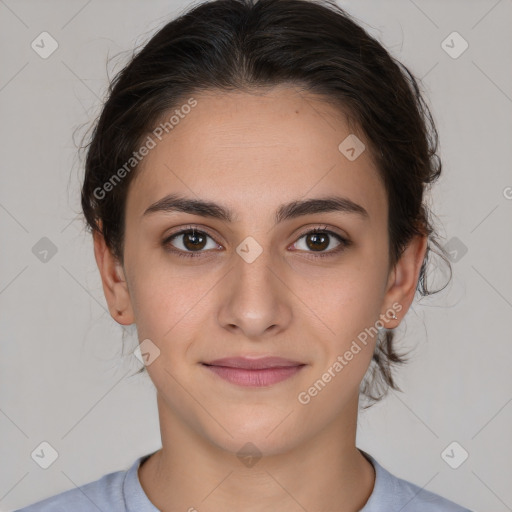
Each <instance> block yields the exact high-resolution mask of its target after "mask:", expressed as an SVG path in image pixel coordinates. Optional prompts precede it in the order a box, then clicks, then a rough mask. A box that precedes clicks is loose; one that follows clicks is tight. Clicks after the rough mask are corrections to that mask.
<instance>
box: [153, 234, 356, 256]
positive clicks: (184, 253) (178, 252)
mask: <svg viewBox="0 0 512 512" xmlns="http://www.w3.org/2000/svg"><path fill="white" fill-rule="evenodd" d="M192 232H194V233H196V234H200V235H206V236H209V237H210V238H212V239H213V237H212V236H211V235H210V234H209V233H207V232H206V231H201V230H199V229H197V228H196V227H195V226H187V227H186V228H185V229H182V230H181V231H178V232H176V233H173V234H172V235H170V236H168V237H167V238H166V239H165V240H164V241H163V242H162V245H163V246H164V248H165V249H166V250H167V251H169V252H171V253H173V254H176V255H177V256H179V257H180V258H197V257H200V256H201V255H202V254H204V252H205V251H183V250H181V249H175V248H174V249H170V248H169V247H172V245H171V244H170V242H171V241H172V240H174V239H175V238H176V237H178V236H180V235H183V234H186V233H192ZM315 233H325V234H328V235H330V236H333V237H334V238H336V239H337V240H338V241H339V242H340V244H339V245H338V247H336V248H335V249H331V250H330V251H326V252H315V251H306V252H309V253H312V254H313V256H312V258H325V257H328V256H335V255H337V254H338V253H340V252H342V251H343V250H344V249H346V248H347V247H349V246H350V245H351V244H352V242H351V241H350V240H347V239H346V238H343V237H342V236H341V235H338V233H334V232H333V231H331V230H329V229H328V227H327V226H322V227H316V228H313V229H310V230H308V231H305V232H303V233H301V234H300V235H299V237H298V238H297V240H300V239H301V238H303V237H304V236H306V235H309V234H315ZM308 257H310V256H308Z"/></svg>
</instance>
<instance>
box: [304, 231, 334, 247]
mask: <svg viewBox="0 0 512 512" xmlns="http://www.w3.org/2000/svg"><path fill="white" fill-rule="evenodd" d="M320 239H322V240H323V243H322V242H320V244H318V242H319V241H320ZM309 240H312V241H313V245H312V246H310V244H309V243H308V246H309V248H310V249H320V250H322V249H326V248H327V247H328V246H329V241H328V237H327V235H326V234H322V233H313V234H312V235H309ZM326 242H327V243H326Z"/></svg>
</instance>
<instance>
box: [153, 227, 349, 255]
mask: <svg viewBox="0 0 512 512" xmlns="http://www.w3.org/2000/svg"><path fill="white" fill-rule="evenodd" d="M208 239H210V240H211V244H210V247H208ZM302 239H305V244H304V245H303V247H302V248H301V247H299V248H298V249H299V250H300V251H304V252H308V253H313V254H312V257H313V258H317V257H326V256H334V255H336V254H338V253H340V252H342V251H343V250H344V249H345V248H346V247H348V246H350V245H351V244H352V242H351V241H350V240H348V239H346V238H343V237H342V236H341V235H338V234H337V233H334V232H333V231H331V230H329V229H327V226H323V227H317V228H314V229H310V230H309V231H306V232H304V233H302V234H301V235H300V237H299V239H298V240H297V242H295V243H294V244H293V245H294V246H295V245H300V241H301V240H302ZM333 239H334V240H335V241H336V242H337V245H335V246H334V248H332V247H331V249H330V250H328V251H327V250H326V249H327V248H328V247H330V246H331V245H332V240H333ZM162 245H163V247H164V248H165V250H167V251H169V252H172V253H174V254H176V255H177V256H180V257H182V258H194V257H198V256H202V255H204V253H205V252H208V251H207V249H218V248H219V247H221V246H219V245H218V244H217V243H216V242H215V241H214V240H213V237H212V236H210V235H209V234H208V233H206V232H205V231H201V230H198V229H197V228H195V227H194V226H190V227H187V228H185V229H182V230H181V231H178V232H177V233H173V234H172V235H170V236H168V237H167V238H166V239H165V240H164V241H163V242H162Z"/></svg>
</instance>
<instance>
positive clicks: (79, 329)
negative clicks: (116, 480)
mask: <svg viewBox="0 0 512 512" xmlns="http://www.w3.org/2000/svg"><path fill="white" fill-rule="evenodd" d="M188 4H189V2H183V1H177V0H167V1H163V0H158V1H156V0H155V1H150V2H147V1H142V0H138V1H134V0H130V1H126V0H124V1H113V0H110V1H101V2H100V1H99V0H89V1H87V0H78V1H77V0H66V1H64V0H59V1H23V0H17V1H15V0H0V41H1V50H0V51H1V68H0V69H1V74H0V118H1V120H2V122H1V128H0V130H1V132H0V140H1V141H2V142H1V160H0V165H1V184H0V226H1V237H2V238H1V251H0V315H1V316H0V337H1V345H0V346H1V357H0V434H1V435H0V439H1V447H0V460H1V461H2V464H1V468H0V510H3V511H11V510H14V509H16V508H18V507H21V506H23V505H26V504H29V503H32V502H34V501H36V500H39V499H42V498H45V497H48V496H52V495H54V494H57V493H59V492H62V491H64V490H67V489H70V488H72V487H74V486H79V485H82V484H84V483H87V482H90V481H92V480H96V479H98V478H100V477H101V476H103V475H104V474H106V473H109V472H112V471H117V470H120V469H126V468H127V467H128V466H129V465H130V464H131V463H132V462H133V461H134V460H135V458H136V457H139V456H141V455H143V454H146V453H150V452H151V451H154V450H157V449H158V448H159V447H160V433H159V426H158V417H157V408H156V401H155V392H154V387H153V385H152V383H151V381H150V380H149V378H148V376H147V375H145V374H144V375H141V376H136V377H130V375H131V374H133V373H135V371H136V370H137V369H138V368H139V367H140V363H139V361H138V360H137V359H136V358H135V357H134V356H133V355H132V354H131V351H132V350H133V348H135V346H136V343H137V339H136V332H135V330H134V329H127V330H125V336H124V340H123V329H122V328H121V327H120V326H119V325H118V324H117V323H115V322H114V320H112V318H111V317H110V315H109V313H108V311H107V309H106V302H105V299H104V296H103V290H102V288H101V281H100V277H99V273H98V271H97V268H96V263H95V261H94V256H93V246H92V239H91V237H90V235H89V234H88V233H87V232H86V231H85V230H84V224H83V222H82V220H81V217H80V203H79V187H80V180H81V177H82V174H83V168H82V167H81V164H80V161H79V160H78V158H77V150H76V143H78V142H79V141H80V136H81V135H82V134H83V131H84V126H85V129H86V128H87V127H88V126H89V125H90V123H91V122H92V121H93V119H94V118H95V117H96V115H97V114H98V113H99V109H100V107H101V102H102V99H103V98H104V95H105V92H106V88H107V83H108V76H110V77H112V76H113V75H114V73H115V72H116V71H118V70H119V69H121V67H122V65H123V64H124V63H126V61H127V59H128V58H129V56H130V54H131V51H132V49H133V48H134V47H135V46H136V45H138V44H140V43H142V42H144V41H146V40H147V39H148V38H149V37H150V36H151V34H153V33H154V32H155V31H156V30H157V29H158V28H159V27H161V26H162V25H163V24H164V23H165V22H166V21H168V20H170V19H171V18H173V17H174V16H175V15H177V14H178V13H180V12H182V11H183V10H184V9H185V8H186V7H187V6H188ZM340 5H341V6H342V7H345V8H346V9H347V10H348V12H349V13H351V14H353V15H354V16H355V17H356V18H357V20H359V21H360V23H361V24H362V25H363V27H364V28H366V29H367V30H368V31H369V32H370V33H371V34H372V35H374V36H375V37H377V39H378V40H379V41H380V42H381V43H382V44H384V45H385V47H386V48H387V49H388V50H389V51H390V52H391V53H392V54H393V55H394V56H396V57H397V58H398V59H400V60H401V61H402V62H403V63H404V64H406V65H407V66H408V67H409V69H410V70H411V71H412V72H413V73H414V74H415V75H416V76H417V77H418V78H419V79H421V80H422V83H423V90H424V93H425V95H426V97H427V100H428V102H429V104H430V106H431V109H432V113H433V115H434V118H435V121H436V123H437V126H438V129H439V135H440V141H441V157H442V159H443V163H444V175H443V177H442V179H441V180H440V181H439V182H438V184H437V185H436V186H435V188H434V190H433V194H432V198H431V202H432V206H433V207H434V212H435V213H436V215H437V219H438V223H439V229H440V234H441V236H442V237H443V243H445V244H448V247H449V249H450V251H451V254H452V258H453V270H454V276H453V280H452V284H451V285H450V287H449V288H447V289H446V290H445V292H443V293H440V294H437V295H434V296H433V297H431V298H429V299H428V300H423V301H420V302H416V303H415V304H414V305H413V307H412V308H411V310H410V311H409V312H408V314H407V316H406V317H405V320H404V321H403V322H402V325H401V326H400V327H399V329H398V330H397V334H398V341H399V343H400V347H411V348H413V359H412V361H411V362H410V363H409V364H408V365H407V366H406V367H403V368H402V369H401V370H400V371H399V373H398V375H397V380H398V382H399V384H400V386H401V387H402V389H403V393H397V392H392V393H391V394H390V395H389V396H388V397H387V398H386V399H385V400H384V401H383V402H381V403H380V404H378V405H376V406H374V407H373V408H371V409H370V410H368V411H366V412H364V413H361V414H360V417H359V430H358V439H357V445H358V446H359V447H360V448H362V449H364V450H366V451H367V452H369V453H371V454H372V455H373V456H374V457H375V458H376V459H377V460H378V461H379V462H380V463H381V464H382V465H384V467H386V468H387V469H388V470H389V471H391V472H392V473H394V474H395V475H397V476H399V477H402V478H405V479H407V480H409V481H412V482H414V483H416V484H418V485H419V486H421V487H425V488H426V489H428V490H430V491H433V492H436V493H439V494H441V495H443V496H445V497H447V498H449V499H452V500H454V501H456V502H458V503H460V504H462V505H464V506H466V507H468V508H470V509H471V510H474V511H478V512H484V511H486V512H487V511H490V510H492V511H494V512H505V511H510V510H512V486H511V485H510V483H511V482H512V462H511V461H512V435H511V433H512V429H511V426H512V372H511V371H510V368H511V366H512V336H511V334H510V332H511V331H510V326H509V319H510V318H511V315H512V272H511V271H510V262H511V261H512V236H511V235H512V229H511V221H512V172H511V162H512V143H511V142H512V66H511V65H510V62H512V60H511V57H512V31H511V30H510V27H511V24H512V1H511V0H500V1H496V0H489V1H487V0H485V1H484V0H482V1H468V0H457V1H454V0H450V1H446V0H443V1H426V0H414V1H413V0H395V1H387V2H384V1H382V0H372V1H370V0H364V1H362V0H358V1H353V2H340ZM42 32H47V33H48V34H49V35H50V36H51V38H52V39H54V40H55V41H56V44H58V48H57V49H56V50H55V51H54V52H53V53H52V54H51V55H50V56H48V57H47V58H42V56H41V55H40V53H41V51H42V49H39V51H36V50H35V49H33V47H32V46H31V44H32V42H33V41H36V42H37V41H38V40H40V39H38V37H39V38H40V34H41V33H42ZM453 32H457V34H455V35H454V34H453ZM44 37H46V38H48V36H46V35H45V36H44ZM46 41H49V42H51V40H50V39H46ZM443 41H444V43H443ZM53 44H55V43H53ZM466 44H467V45H468V47H467V49H466V50H465V51H464V52H463V53H462V54H460V55H457V54H458V53H459V52H460V51H461V50H462V49H463V48H464V47H465V46H466ZM40 46H41V45H40ZM45 47H46V49H47V50H48V49H51V46H50V45H49V44H48V45H46V46H45ZM120 52H123V53H120ZM108 59H110V61H109V62H107V61H108ZM73 136H75V140H74V139H73ZM44 251H47V252H46V253H45V252H44ZM43 253H44V254H43ZM123 345H124V347H125V348H124V350H123V349H122V347H123ZM43 442H46V443H49V444H50V445H51V446H52V447H53V449H55V451H56V452H57V454H58V457H57V459H56V460H55V462H54V463H53V464H52V465H51V466H50V467H49V468H47V469H43V468H41V467H40V466H39V465H38V464H36V462H35V461H34V459H33V457H32V455H31V454H33V453H34V451H35V450H37V449H38V448H40V446H41V443H43ZM452 443H456V444H452ZM43 446H47V445H43ZM447 447H448V452H445V450H446V449H447ZM452 449H453V450H454V451H453V452H452V451H451V450H452ZM465 452H467V459H466V460H464V462H463V463H462V464H460V465H459V466H458V467H457V468H456V469H455V468H452V467H451V466H450V465H449V464H448V463H447V462H446V460H447V457H446V453H449V454H453V455H452V457H451V458H452V459H456V460H458V461H459V462H460V460H461V458H463V457H462V456H463V455H464V453H465ZM443 453H444V454H445V455H444V456H443ZM452 464H453V463H452Z"/></svg>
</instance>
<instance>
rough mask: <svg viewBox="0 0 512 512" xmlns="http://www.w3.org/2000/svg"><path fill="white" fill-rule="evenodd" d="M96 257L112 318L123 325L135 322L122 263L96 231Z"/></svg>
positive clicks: (94, 233)
mask: <svg viewBox="0 0 512 512" xmlns="http://www.w3.org/2000/svg"><path fill="white" fill-rule="evenodd" d="M93 238H94V256H95V258H96V263H97V265H98V269H99V271H100V274H101V281H102V283H103V292H104V293H105V298H106V300H107V304H108V309H109V311H110V314H111V316H112V318H113V319H114V320H115V321H116V322H118V323H120V324H121V325H130V324H133V323H134V322H135V318H134V314H133V310H132V305H131V300H130V293H129V291H128V285H127V282H126V278H125V275H124V269H123V266H122V265H121V263H120V262H119V261H118V260H117V259H116V258H115V257H114V256H113V255H112V252H111V250H110V249H109V248H108V247H107V244H106V243H105V239H104V237H103V235H101V234H100V233H98V232H96V231H94V232H93Z"/></svg>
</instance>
